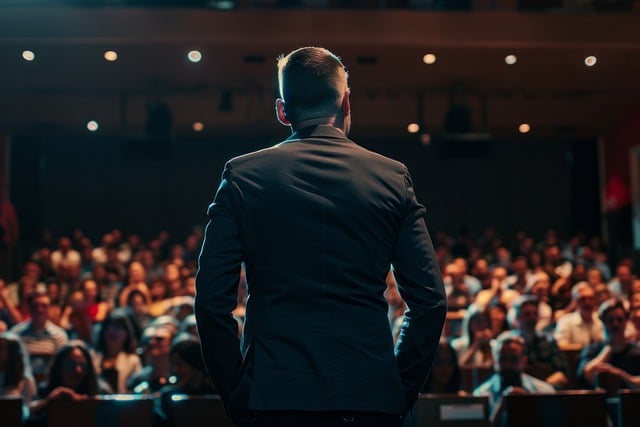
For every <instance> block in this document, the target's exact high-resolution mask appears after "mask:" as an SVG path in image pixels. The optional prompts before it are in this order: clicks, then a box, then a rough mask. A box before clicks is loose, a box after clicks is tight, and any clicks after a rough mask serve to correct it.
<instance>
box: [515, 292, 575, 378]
mask: <svg viewBox="0 0 640 427" xmlns="http://www.w3.org/2000/svg"><path fill="white" fill-rule="evenodd" d="M538 305H539V302H538V300H537V299H536V298H535V297H532V296H522V297H520V298H518V299H517V300H516V301H515V302H514V304H513V309H514V312H515V316H516V319H517V327H514V329H513V332H514V333H515V334H517V335H519V336H521V337H522V338H524V340H525V342H526V344H527V367H526V372H527V373H529V374H530V375H532V376H534V377H536V378H539V379H541V380H544V381H545V382H547V383H549V384H551V385H552V386H554V387H555V388H556V389H562V388H565V387H566V386H567V383H568V379H567V374H568V372H567V369H568V368H567V360H566V358H565V356H564V353H563V352H562V350H560V348H558V345H557V344H556V340H555V339H554V338H553V337H552V336H551V334H549V333H547V332H544V331H539V330H536V325H537V323H538V318H539V307H538Z"/></svg>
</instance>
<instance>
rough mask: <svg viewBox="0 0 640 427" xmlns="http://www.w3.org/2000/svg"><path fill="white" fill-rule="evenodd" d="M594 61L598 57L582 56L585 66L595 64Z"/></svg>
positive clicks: (596, 60)
mask: <svg viewBox="0 0 640 427" xmlns="http://www.w3.org/2000/svg"><path fill="white" fill-rule="evenodd" d="M596 62H598V58H596V57H595V56H593V55H591V56H587V57H586V58H584V65H586V66H587V67H593V66H594V65H596Z"/></svg>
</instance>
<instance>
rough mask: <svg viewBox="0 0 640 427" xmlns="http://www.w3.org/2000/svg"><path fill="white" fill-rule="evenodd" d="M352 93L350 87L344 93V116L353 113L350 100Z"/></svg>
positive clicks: (342, 107)
mask: <svg viewBox="0 0 640 427" xmlns="http://www.w3.org/2000/svg"><path fill="white" fill-rule="evenodd" d="M350 94H351V92H350V91H349V89H347V90H346V91H345V93H344V97H343V98H342V105H341V106H340V108H341V109H342V112H343V114H344V117H347V116H348V115H349V114H351V102H350V101H349V95H350Z"/></svg>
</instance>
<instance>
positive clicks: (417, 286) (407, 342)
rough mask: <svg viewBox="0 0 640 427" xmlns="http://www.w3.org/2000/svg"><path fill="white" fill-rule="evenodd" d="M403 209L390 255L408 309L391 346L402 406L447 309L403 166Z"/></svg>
mask: <svg viewBox="0 0 640 427" xmlns="http://www.w3.org/2000/svg"><path fill="white" fill-rule="evenodd" d="M404 180H405V191H406V199H405V211H404V217H403V222H402V225H401V228H400V233H399V235H398V240H397V243H396V247H395V250H394V256H393V259H392V263H393V271H394V275H395V277H396V281H397V283H398V290H399V291H400V295H401V296H402V298H403V299H404V300H405V302H406V304H407V310H406V312H405V315H404V320H403V322H402V326H401V329H400V336H399V338H398V342H397V344H396V348H395V354H396V361H397V363H398V368H399V370H400V376H401V378H402V383H403V385H404V389H405V400H406V402H407V409H409V408H411V406H412V405H413V404H414V403H415V401H416V399H417V397H418V393H419V391H420V390H421V389H422V387H423V386H424V383H425V382H426V380H427V376H428V375H429V372H430V371H431V367H432V365H433V362H434V360H435V356H436V352H437V349H438V342H439V340H440V336H441V334H442V330H443V327H444V320H445V316H446V311H447V304H446V294H445V290H444V284H443V281H442V276H441V274H440V269H439V267H438V263H437V261H436V257H435V251H434V249H433V244H432V242H431V237H430V236H429V232H428V231H427V226H426V223H425V219H424V217H425V209H424V207H423V206H422V205H420V204H419V203H418V201H417V200H416V196H415V194H414V191H413V183H412V180H411V177H410V175H409V172H408V171H407V170H406V169H405V179H404Z"/></svg>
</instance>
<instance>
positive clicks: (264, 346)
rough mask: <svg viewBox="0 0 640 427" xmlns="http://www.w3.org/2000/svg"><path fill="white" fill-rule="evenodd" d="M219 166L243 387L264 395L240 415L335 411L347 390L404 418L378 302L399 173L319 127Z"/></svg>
mask: <svg viewBox="0 0 640 427" xmlns="http://www.w3.org/2000/svg"><path fill="white" fill-rule="evenodd" d="M229 166H230V169H231V176H232V177H233V178H232V179H233V182H234V184H235V185H236V186H237V188H238V191H239V193H240V194H241V198H242V213H241V214H240V217H239V221H240V224H241V239H242V242H243V247H244V248H245V256H246V258H245V263H246V268H247V280H248V284H249V293H250V298H249V300H248V302H247V319H246V323H245V330H244V334H245V337H244V343H243V347H244V348H245V349H247V348H250V349H251V350H250V352H251V354H252V357H253V362H254V375H253V378H252V380H253V383H252V385H251V386H252V388H254V389H259V388H262V387H264V388H265V389H264V390H262V392H260V391H258V390H255V391H256V393H252V394H251V398H250V401H249V405H250V406H251V407H263V406H266V407H269V408H272V409H273V406H274V405H275V406H277V405H280V404H283V402H282V400H285V401H286V402H287V403H286V405H287V409H291V408H292V407H293V408H297V409H302V408H307V409H310V408H309V406H310V404H311V405H312V406H316V407H315V408H311V409H320V408H326V407H333V408H336V409H338V408H343V405H345V404H346V403H347V402H348V401H349V399H350V398H351V397H352V396H353V395H354V391H356V390H357V394H360V395H361V397H359V399H358V400H361V401H362V404H363V405H369V407H367V408H364V409H373V408H374V407H375V406H373V405H374V402H373V401H375V405H376V406H377V405H383V406H385V405H388V406H389V407H390V408H398V409H400V408H402V399H403V396H402V384H401V382H400V378H399V375H398V372H397V370H396V369H393V368H394V364H395V360H394V355H393V344H392V337H391V333H390V329H389V323H388V320H387V304H386V301H385V299H384V297H383V292H384V290H385V289H386V286H385V277H386V274H387V272H388V270H389V265H390V262H391V257H392V254H393V251H394V244H395V239H396V236H397V233H398V230H399V228H400V225H401V223H402V220H403V217H402V212H403V210H404V203H405V199H406V184H405V175H404V168H403V167H402V165H400V164H399V163H397V162H394V161H391V160H388V159H386V158H383V157H382V156H378V155H376V154H373V153H371V152H368V151H366V150H364V149H363V148H361V147H359V146H357V145H355V144H354V143H353V142H351V141H349V140H347V139H346V138H345V137H344V136H343V135H341V134H340V133H339V132H337V131H335V130H333V129H332V128H331V127H328V126H326V127H321V128H319V129H316V130H315V131H314V135H313V137H312V139H303V140H294V141H288V142H285V143H283V144H281V145H279V146H276V147H274V148H271V149H267V150H263V151H260V152H258V153H253V154H250V155H247V156H243V157H242V158H239V159H235V160H232V161H231V162H230V164H229ZM381 387H382V389H381ZM389 387H391V388H392V389H393V390H395V393H389ZM269 389H271V390H269ZM329 390H331V391H330V392H329ZM270 391H271V392H270ZM276 391H277V392H276ZM239 392H240V390H239ZM272 392H273V393H272ZM309 394H311V395H309ZM376 394H380V395H379V396H376ZM367 395H368V396H367ZM390 395H391V398H390V399H389V396H390ZM368 400H372V402H367V403H365V402H366V401H368ZM385 400H387V401H385ZM352 409H353V408H352Z"/></svg>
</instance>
